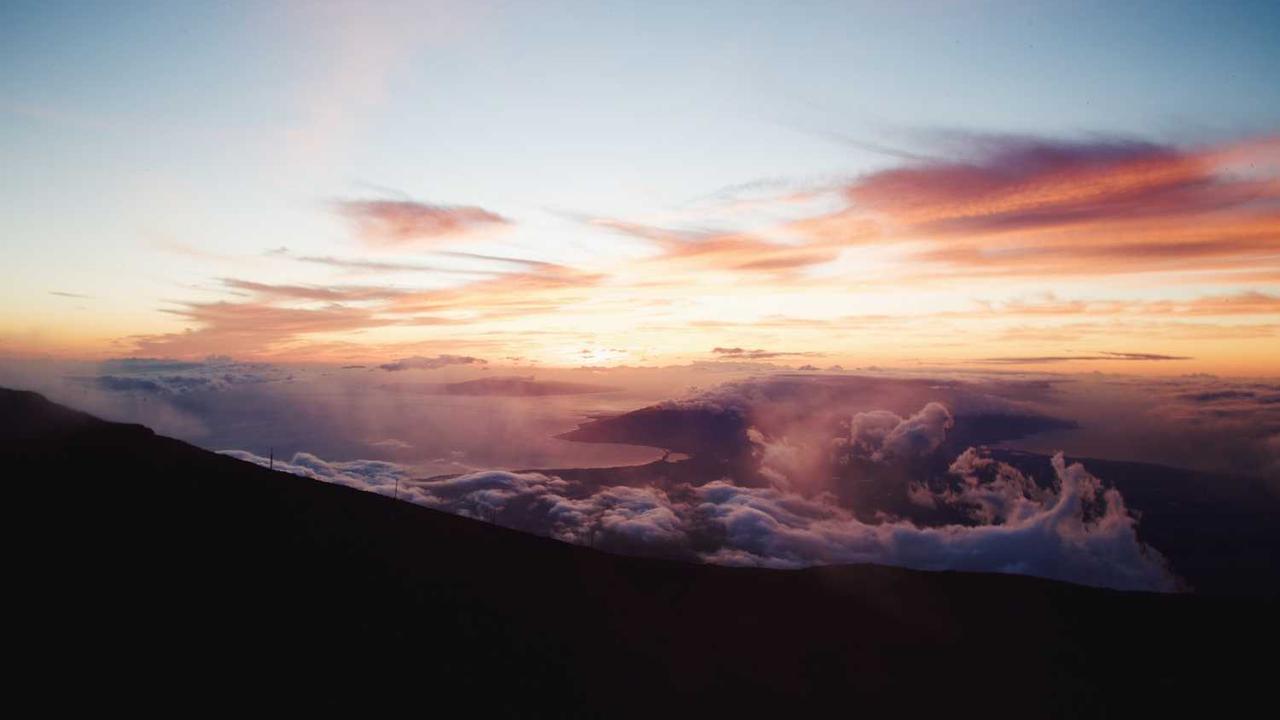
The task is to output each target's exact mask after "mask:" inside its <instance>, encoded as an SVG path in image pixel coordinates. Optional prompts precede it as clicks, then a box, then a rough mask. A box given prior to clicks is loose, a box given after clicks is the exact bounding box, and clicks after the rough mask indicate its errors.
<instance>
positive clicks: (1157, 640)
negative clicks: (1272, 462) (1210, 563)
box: [0, 390, 1277, 717]
mask: <svg viewBox="0 0 1280 720" xmlns="http://www.w3.org/2000/svg"><path fill="white" fill-rule="evenodd" d="M0 467H3V468H4V476H5V478H6V485H7V487H8V489H9V490H10V495H9V497H10V501H9V502H7V503H6V504H5V525H6V527H7V528H8V530H9V532H8V536H9V542H8V549H9V551H8V555H9V562H8V563H7V565H8V566H9V568H10V571H9V573H8V579H9V580H10V582H9V583H7V587H8V589H7V591H6V593H7V595H8V596H9V597H8V599H9V600H10V610H9V613H8V617H9V623H8V625H9V627H8V630H7V633H6V634H7V638H6V639H7V640H8V642H7V648H8V651H9V653H8V654H9V656H10V659H11V660H13V661H16V665H17V667H18V668H19V672H20V675H18V676H15V675H13V673H10V677H9V680H10V683H11V686H14V687H15V689H17V690H18V691H19V692H20V693H23V694H29V695H30V697H31V698H35V699H38V700H39V702H40V707H42V708H43V709H45V710H51V709H63V708H66V707H69V706H82V705H88V706H92V707H94V708H99V709H102V708H113V709H114V708H118V707H130V708H139V707H147V706H150V707H157V706H163V707H165V708H166V709H169V710H179V711H186V710H190V709H194V708H207V707H208V706H210V705H216V706H220V707H224V708H226V709H236V710H238V711H244V710H258V711H261V710H264V709H273V708H284V709H288V710H290V711H295V712H296V711H299V710H301V709H302V708H303V707H309V706H313V705H323V704H335V705H344V706H348V707H356V708H359V709H360V710H362V711H368V710H370V709H373V708H377V707H385V706H387V705H388V704H390V703H403V704H404V705H405V706H407V707H408V708H409V709H410V710H411V711H413V712H415V713H426V714H437V715H439V714H455V713H457V714H460V713H463V712H465V713H468V714H470V713H479V714H483V715H492V714H507V715H520V716H556V717H565V716H581V715H586V716H636V715H645V714H649V715H651V714H653V713H658V712H661V713H663V714H668V715H674V716H686V715H691V714H693V713H694V712H696V711H699V710H700V709H701V708H704V707H705V708H707V709H708V710H709V711H712V712H715V713H716V715H720V714H730V713H733V714H739V715H746V716H761V715H767V714H773V713H781V712H786V713H787V714H788V715H789V716H797V715H799V716H803V715H817V714H820V713H822V714H825V710H837V711H839V712H841V713H842V714H853V713H866V712H874V711H887V710H892V711H895V712H897V713H900V714H901V713H905V714H907V715H917V714H923V713H925V712H935V711H944V712H946V711H952V712H954V711H964V712H965V713H966V714H969V713H983V714H997V715H1012V714H1020V715H1026V714H1029V715H1032V716H1046V715H1080V714H1087V715H1092V716H1097V715H1107V714H1119V713H1120V712H1122V711H1125V710H1135V709H1141V710H1143V711H1147V712H1150V711H1153V710H1159V709H1161V708H1172V707H1174V706H1179V707H1183V708H1185V707H1186V706H1187V705H1188V704H1189V703H1191V702H1193V701H1195V700H1200V701H1203V702H1205V703H1209V704H1211V705H1212V706H1214V707H1216V708H1217V709H1219V710H1229V709H1230V708H1232V707H1235V706H1242V705H1241V704H1242V703H1245V702H1247V701H1248V699H1249V696H1250V695H1259V696H1260V695H1261V694H1262V692H1263V689H1262V688H1266V687H1267V685H1266V684H1264V683H1263V680H1264V679H1267V678H1269V674H1270V669H1269V663H1266V662H1262V661H1254V660H1251V656H1252V652H1251V651H1253V650H1263V651H1265V652H1266V653H1268V654H1269V653H1270V652H1271V651H1273V649H1274V647H1275V641H1276V639H1277V633H1276V632H1275V624H1274V612H1275V610H1276V609H1277V608H1276V606H1275V604H1274V603H1269V602H1266V601H1246V600H1227V599H1216V598H1203V597H1193V596H1161V595H1145V594H1125V593H1117V592H1111V591H1104V590H1095V589H1088V588H1082V587H1076V586H1071V585H1065V584H1061V583H1054V582H1048V581H1043V580H1037V579H1032V578H1025V577H1016V576H1001V575H980V574H960V573H923V572H914V571H908V570H900V569H894V568H885V567H875V566H854V567H838V568H822V569H813V570H806V571H797V572H783V571H766V570H750V569H733V568H723V567H711V566H701V565H686V564H679V563H673V562H663V561H658V560H647V559H640V558H629V557H619V556H614V555H608V554H604V553H600V552H597V551H594V550H590V549H586V548H580V547H574V546H569V545H565V544H562V543H558V542H555V541H552V540H548V539H544V538H538V537H531V536H527V535H523V534H520V533H516V532H512V531H508V530H504V529H502V528H498V527H494V526H490V525H486V524H483V523H479V522H476V521H471V520H467V519H464V518H459V517H453V516H449V515H445V514H441V513H437V512H433V511H431V510H427V509H424V508H421V507H416V506H412V505H408V504H405V503H399V502H395V501H393V500H389V499H387V498H384V497H380V496H376V495H371V494H366V493H360V492H357V491H354V490H350V489H348V488H344V487H339V486H333V485H326V484H322V483H318V482H313V481H310V480H306V479H302V478H298V477H294V476H291V475H286V474H281V473H273V472H270V471H268V470H265V469H262V468H259V467H256V466H253V465H249V464H246V463H242V462H239V461H236V460H233V459H231V458H227V457H223V456H219V455H215V454H212V453H209V452H206V451H203V450H200V449H197V448H194V447H192V446H190V445H187V444H185V443H182V442H178V441H176V440H171V439H167V438H163V437H158V436H156V435H154V434H153V433H151V432H150V431H149V430H147V429H145V428H143V427H140V426H134V425H120V424H114V423H107V422H103V421H99V420H95V419H93V418H90V417H88V416H86V415H82V414H80V413H76V412H74V411H70V410H68V409H66V408H62V407H59V406H57V405H54V404H52V403H49V402H47V401H45V400H44V399H43V398H41V397H40V396H38V395H34V394H31V393H21V392H14V391H4V390H0ZM15 681H16V682H15ZM459 703H460V704H461V705H460V707H461V708H462V710H456V709H450V708H454V707H459V705H458V704H459Z"/></svg>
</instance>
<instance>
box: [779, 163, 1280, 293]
mask: <svg viewBox="0 0 1280 720" xmlns="http://www.w3.org/2000/svg"><path fill="white" fill-rule="evenodd" d="M977 144H978V146H979V149H980V152H979V155H978V157H976V159H971V160H963V161H951V162H942V161H928V162H920V163H913V164H911V165H908V166H906V167H901V168H896V169H891V170H885V171H881V172H877V173H873V174H871V175H867V176H865V177H863V178H860V179H858V180H856V181H854V182H852V183H850V184H849V185H848V186H847V187H846V188H845V189H844V196H845V198H846V200H847V202H848V205H847V207H846V208H844V209H842V210H840V211H838V212H835V213H830V214H826V215H821V216H817V217H813V218H806V219H802V220H799V221H796V222H795V223H793V224H792V225H791V228H792V229H793V230H795V231H797V232H799V233H802V234H804V235H806V236H808V237H810V238H814V239H815V240H820V241H825V242H838V243H844V244H847V245H856V244H865V243H867V242H876V243H895V244H902V243H911V244H912V249H911V251H910V256H909V261H910V262H911V263H912V265H913V267H910V268H908V272H911V271H917V272H919V271H923V272H926V273H928V272H951V273H958V274H964V275H970V274H972V275H1008V274H1018V275H1037V276H1039V275H1064V274H1074V275H1090V274H1096V275H1108V274H1116V273H1135V272H1152V271H1165V272H1167V271H1182V270H1194V271H1214V270H1217V271H1222V270H1232V269H1249V270H1254V271H1256V270H1258V266H1259V265H1262V266H1264V267H1273V268H1275V267H1280V138H1263V139H1260V140H1256V141H1252V142H1248V143H1241V144H1237V145H1230V146H1226V147H1221V148H1208V149H1202V150H1192V151H1187V150H1180V149H1177V148H1171V147H1166V146H1160V145H1153V144H1149V143H1139V142H1114V141H1112V142H1108V141H1101V142H1093V143H1083V142H1082V143H1064V142H1053V141H1043V140H1033V139H1026V138H994V139H986V140H981V139H980V141H979V142H978V143H977ZM868 222H874V223H877V224H878V225H879V226H881V227H882V228H883V229H884V232H882V233H869V232H867V231H866V225H867V223H868ZM931 268H932V269H931Z"/></svg>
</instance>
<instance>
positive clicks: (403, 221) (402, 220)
mask: <svg viewBox="0 0 1280 720" xmlns="http://www.w3.org/2000/svg"><path fill="white" fill-rule="evenodd" d="M336 207H337V208H338V211H339V212H341V213H342V214H343V215H344V216H346V217H347V218H348V219H350V220H351V221H352V223H353V224H354V226H355V229H356V232H357V234H358V235H359V237H360V239H361V240H362V241H364V243H365V244H367V245H369V246H372V247H405V246H413V245H431V244H437V243H440V242H443V241H447V240H456V239H459V238H463V237H466V236H471V235H476V234H478V233H480V232H482V231H491V230H494V229H498V228H502V227H506V226H509V225H511V224H512V221H511V220H509V219H507V218H505V217H503V216H501V215H499V214H497V213H495V212H492V211H490V210H485V209H484V208H479V207H475V206H471V205H431V204H428V203H421V202H414V201H411V200H344V201H339V202H337V203H336Z"/></svg>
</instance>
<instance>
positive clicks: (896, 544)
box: [227, 403, 1178, 591]
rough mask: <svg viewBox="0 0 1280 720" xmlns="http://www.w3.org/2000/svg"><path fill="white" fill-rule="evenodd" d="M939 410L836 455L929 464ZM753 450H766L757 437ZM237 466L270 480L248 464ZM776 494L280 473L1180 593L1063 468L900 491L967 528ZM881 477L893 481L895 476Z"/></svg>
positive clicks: (367, 467) (469, 510) (928, 565)
mask: <svg viewBox="0 0 1280 720" xmlns="http://www.w3.org/2000/svg"><path fill="white" fill-rule="evenodd" d="M952 424H953V418H952V416H951V414H950V412H949V411H948V410H947V409H946V408H945V407H944V406H942V405H941V404H938V403H930V404H928V405H926V406H925V407H923V408H921V409H920V410H919V411H918V412H916V413H913V414H911V415H910V416H908V417H905V418H903V417H899V416H897V415H896V414H893V413H889V412H886V411H873V412H868V413H861V414H859V415H858V416H857V417H856V418H854V420H853V422H852V423H851V424H850V429H849V434H848V435H847V436H843V437H840V438H837V439H836V440H838V441H839V442H837V443H834V447H836V448H837V450H838V452H842V453H848V454H849V455H851V456H852V457H853V458H854V459H855V461H858V462H866V463H870V466H873V467H880V468H885V469H889V468H893V467H901V466H902V464H903V463H910V462H912V461H913V460H915V459H918V458H921V457H924V456H928V455H930V454H932V453H935V452H936V451H937V449H938V448H939V446H940V445H941V442H942V439H943V436H944V435H945V434H946V432H947V430H948V429H949V428H950V427H951V426H952ZM755 435H756V436H755V437H752V438H750V441H751V442H753V443H756V444H757V445H768V443H767V442H766V441H765V440H764V439H763V436H762V435H760V434H759V432H758V431H755ZM227 454H230V455H232V456H234V457H237V458H239V459H242V460H247V461H249V462H255V463H258V464H260V465H265V464H266V463H267V460H266V459H264V458H261V457H259V456H255V455H253V454H250V453H247V452H244V451H229V452H228V453H227ZM757 457H758V458H759V461H760V464H761V467H762V468H764V470H765V471H764V472H763V473H762V474H763V475H764V476H765V477H771V476H773V477H776V478H777V479H778V482H775V483H771V484H770V485H769V486H764V487H761V486H757V485H752V486H746V485H742V484H739V483H738V482H736V481H735V479H733V478H730V477H724V478H719V479H712V480H710V481H709V482H706V481H705V479H704V481H701V482H690V481H679V482H674V483H666V484H661V485H660V484H656V483H655V484H641V485H633V484H625V485H624V484H619V485H599V484H593V483H590V482H586V481H584V480H581V479H578V480H568V479H565V478H564V477H561V476H558V475H556V474H549V473H541V472H506V471H485V472H474V473H468V474H464V475H458V476H455V477H447V478H440V479H433V480H409V479H408V478H407V475H406V473H405V472H404V471H403V470H401V469H399V468H397V467H396V466H393V465H389V464H388V463H377V462H370V461H353V462H345V463H326V462H324V461H322V460H320V459H319V458H316V457H315V456H313V455H310V454H306V453H299V454H298V455H296V456H295V457H294V458H293V460H292V461H290V462H288V463H282V462H277V463H276V467H277V468H278V469H281V470H284V471H286V472H292V473H295V474H298V475H303V476H306V477H311V478H314V479H318V480H323V481H326V482H336V483H339V484H343V485H348V486H351V487H357V488H360V489H363V490H368V491H371V492H378V493H381V494H397V495H398V496H399V497H400V498H401V499H404V500H407V501H410V502H414V503H417V504H420V505H424V506H427V507H432V508H437V509H440V510H444V511H447V512H452V513H456V514H459V515H464V516H467V517H472V518H477V519H481V520H485V521H488V522H494V523H498V524H501V525H504V526H507V527H511V528H515V529H519V530H524V531H528V532H533V533H537V534H541V535H547V536H550V537H554V538H558V539H560V540H564V541H566V542H572V543H578V544H586V545H592V546H595V547H599V548H602V549H607V550H614V551H621V552H635V553H642V554H650V555H660V556H666V557H676V558H684V559H697V560H702V561H705V562H712V563H721V564H732V565H760V566H768V567H780V568H795V567H805V566H810V565H818V564H830V563H858V562H874V563H884V564H891V565H900V566H905V567H912V568H918V569H929V570H943V569H949V570H970V571H992V572H1006V573H1021V574H1029V575H1036V576H1040V577H1047V578H1053V579H1058V580H1067V581H1071V582H1077V583H1084V584H1090V585H1099V586H1105V587H1113V588H1121V589H1143V590H1161V591H1170V590H1174V589H1176V588H1177V587H1178V581H1177V580H1176V578H1174V577H1173V575H1172V574H1171V573H1170V572H1169V571H1168V569H1167V567H1166V564H1165V562H1164V560H1163V558H1162V557H1161V556H1160V554H1159V553H1158V552H1156V551H1155V550H1153V549H1151V548H1149V547H1147V546H1145V545H1143V544H1142V543H1141V542H1140V541H1139V539H1138V536H1137V533H1136V531H1135V527H1136V521H1135V520H1134V519H1133V518H1132V517H1131V516H1130V514H1129V513H1128V511H1127V510H1126V508H1125V505H1124V501H1123V498H1121V496H1120V494H1119V492H1117V491H1116V490H1114V489H1107V488H1105V487H1104V486H1103V485H1102V483H1101V482H1100V481H1099V480H1098V479H1097V478H1095V477H1094V476H1093V475H1091V474H1090V473H1089V472H1088V471H1087V470H1086V469H1085V468H1084V467H1083V466H1081V465H1080V464H1067V463H1066V462H1065V460H1064V459H1063V458H1062V456H1061V455H1060V454H1059V455H1058V456H1056V457H1054V458H1053V463H1052V467H1053V472H1054V477H1053V478H1051V479H1049V480H1048V481H1047V482H1044V483H1036V482H1035V481H1034V480H1032V479H1030V478H1028V477H1026V476H1024V475H1023V474H1022V473H1021V472H1020V471H1019V470H1017V469H1016V468H1014V467H1012V466H1009V465H1006V464H1005V463H1002V462H999V461H996V460H993V459H991V458H989V457H987V456H985V455H984V454H983V453H981V452H980V451H979V450H976V449H969V450H967V451H965V452H964V453H962V454H961V455H960V456H959V457H958V458H956V459H955V460H954V461H953V462H952V463H951V464H950V467H949V468H948V471H947V474H946V476H945V478H944V479H943V480H942V481H941V482H940V483H939V482H936V481H935V482H934V483H932V484H930V483H921V482H912V481H904V482H910V487H903V488H902V490H903V491H904V492H907V493H909V494H910V496H911V498H912V501H913V502H915V503H917V504H919V505H921V506H922V507H928V508H930V509H932V510H937V509H939V508H944V507H945V508H950V509H952V510H954V511H955V512H956V513H957V514H958V515H959V516H962V517H963V518H964V519H963V520H961V521H956V522H946V523H938V524H934V525H927V524H920V523H917V522H913V521H910V520H906V519H902V518H896V517H882V518H881V519H880V521H879V522H868V521H866V520H862V519H859V518H858V517H856V516H855V515H854V514H853V513H852V512H850V511H849V510H848V509H846V508H844V507H842V506H841V505H840V504H839V502H838V501H837V500H836V498H835V496H834V495H833V494H831V493H830V492H827V491H825V490H819V491H816V492H800V491H797V490H794V489H792V487H793V486H794V485H796V484H795V483H792V482H790V481H789V480H788V479H787V478H786V475H787V473H788V472H789V471H796V470H797V466H796V465H795V464H794V462H793V461H794V458H790V457H788V452H787V448H786V447H785V445H778V446H771V447H766V448H765V449H764V451H763V452H761V453H759V454H758V455H757ZM886 471H887V470H886Z"/></svg>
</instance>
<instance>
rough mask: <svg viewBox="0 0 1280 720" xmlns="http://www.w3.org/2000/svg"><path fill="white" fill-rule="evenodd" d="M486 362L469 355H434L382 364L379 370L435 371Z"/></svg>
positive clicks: (417, 356)
mask: <svg viewBox="0 0 1280 720" xmlns="http://www.w3.org/2000/svg"><path fill="white" fill-rule="evenodd" d="M486 362H487V361H486V360H483V359H481V358H478V357H471V356H470V355H436V356H434V357H423V356H421V355H415V356H413V357H407V358H401V359H399V360H396V361H395V362H389V363H383V364H381V365H379V366H378V367H379V368H382V369H383V370H390V371H392V372H396V371H400V370H437V369H439V368H442V367H446V366H449V365H475V364H481V365H483V364H485V363H486Z"/></svg>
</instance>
